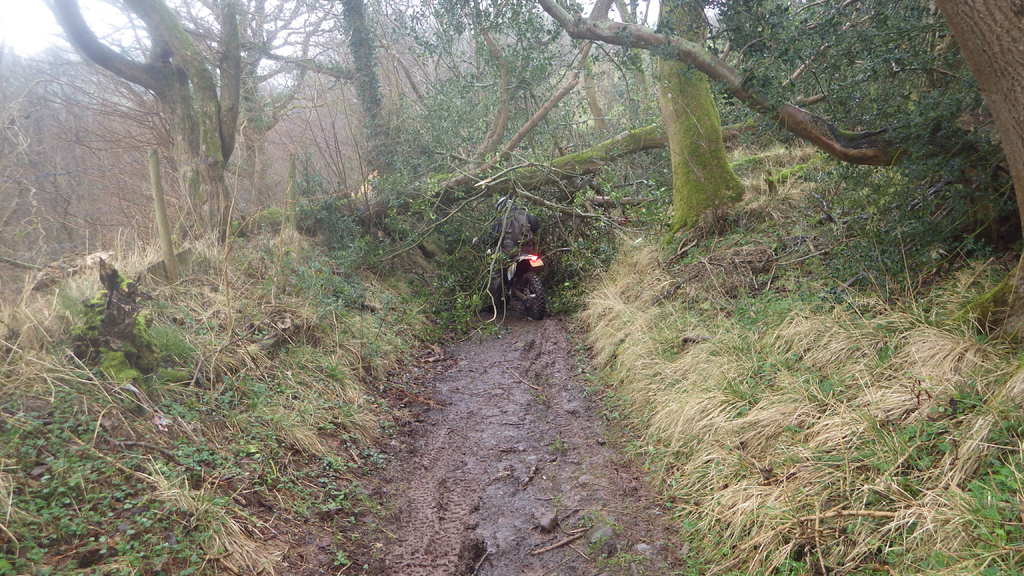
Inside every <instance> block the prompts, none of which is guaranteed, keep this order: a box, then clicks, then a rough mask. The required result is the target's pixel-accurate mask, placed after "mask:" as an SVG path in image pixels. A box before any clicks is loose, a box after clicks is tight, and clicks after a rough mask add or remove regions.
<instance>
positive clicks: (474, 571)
mask: <svg viewBox="0 0 1024 576" xmlns="http://www.w3.org/2000/svg"><path fill="white" fill-rule="evenodd" d="M490 554H491V551H490V550H484V555H483V556H481V557H480V560H477V563H476V566H474V567H473V576H476V573H477V572H479V571H480V567H481V566H483V565H484V560H487V556H489V555H490Z"/></svg>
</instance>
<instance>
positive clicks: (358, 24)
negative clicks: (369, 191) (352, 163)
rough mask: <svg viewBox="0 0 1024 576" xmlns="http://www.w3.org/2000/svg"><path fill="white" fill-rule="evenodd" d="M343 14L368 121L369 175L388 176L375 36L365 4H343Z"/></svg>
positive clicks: (358, 0) (350, 0)
mask: <svg viewBox="0 0 1024 576" xmlns="http://www.w3.org/2000/svg"><path fill="white" fill-rule="evenodd" d="M341 10H342V14H343V15H344V17H345V26H346V28H347V29H348V46H349V50H350V51H351V52H352V63H353V65H354V67H355V80H356V82H355V89H356V95H357V96H358V98H359V105H360V106H361V107H362V109H363V116H364V117H365V122H366V123H365V125H364V126H365V130H366V140H367V145H366V149H367V153H366V159H367V161H366V163H367V167H368V170H367V172H373V171H374V170H378V171H382V172H387V171H388V168H389V166H390V164H391V159H390V158H389V157H388V155H387V154H386V152H385V146H386V143H385V132H386V130H385V123H384V117H383V114H382V113H381V102H383V98H382V97H381V94H380V78H379V77H378V75H377V56H376V50H375V49H374V45H373V32H372V31H371V30H370V26H369V24H368V23H367V22H366V5H365V3H364V2H363V0H341Z"/></svg>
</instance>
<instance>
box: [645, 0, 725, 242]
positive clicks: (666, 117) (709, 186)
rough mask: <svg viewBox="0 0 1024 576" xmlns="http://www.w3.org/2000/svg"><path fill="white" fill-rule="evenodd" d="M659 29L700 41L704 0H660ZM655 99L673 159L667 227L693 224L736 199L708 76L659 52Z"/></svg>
mask: <svg viewBox="0 0 1024 576" xmlns="http://www.w3.org/2000/svg"><path fill="white" fill-rule="evenodd" d="M658 22H659V23H658V26H659V31H661V32H664V33H668V34H674V35H679V36H682V37H684V38H686V39H688V40H691V41H694V42H701V43H703V41H704V39H705V37H706V35H707V21H706V20H705V17H704V2H703V1H701V0H665V1H663V2H662V3H661V17H660V18H659V20H658ZM655 74H656V77H657V88H658V104H659V105H660V107H661V116H662V120H663V121H664V123H665V132H666V134H667V135H668V142H669V153H670V156H671V159H672V232H676V231H678V230H679V229H681V228H685V227H689V226H693V225H694V224H696V223H697V222H698V221H699V220H700V217H701V215H703V214H704V213H705V212H707V211H708V210H711V209H713V208H717V207H720V206H725V205H728V204H732V203H734V202H736V201H738V200H739V199H740V197H741V196H742V194H743V186H742V184H740V181H739V179H738V178H736V175H735V174H733V172H732V169H730V168H729V162H728V160H727V159H726V157H725V145H724V144H723V142H722V125H721V120H720V119H719V116H718V109H717V108H715V101H714V98H713V97H712V95H711V87H710V85H709V83H708V79H707V76H705V75H704V74H702V73H700V72H699V71H698V70H697V69H695V68H693V67H692V66H690V65H688V64H684V63H683V62H680V61H679V60H675V59H667V58H658V60H657V68H656V71H655Z"/></svg>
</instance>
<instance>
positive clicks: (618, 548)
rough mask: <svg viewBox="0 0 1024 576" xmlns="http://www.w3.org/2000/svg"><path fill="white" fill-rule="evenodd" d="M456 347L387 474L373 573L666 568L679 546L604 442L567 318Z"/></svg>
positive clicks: (427, 575)
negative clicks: (577, 370) (579, 373)
mask: <svg viewBox="0 0 1024 576" xmlns="http://www.w3.org/2000/svg"><path fill="white" fill-rule="evenodd" d="M449 354H450V360H449V361H448V365H447V366H446V369H445V370H442V371H439V373H438V375H437V376H435V377H434V378H433V379H432V380H431V381H430V382H429V384H428V387H427V388H426V392H425V394H431V399H430V400H429V402H431V403H433V404H432V405H431V407H430V408H429V409H426V410H424V411H423V412H422V413H421V414H420V415H419V416H418V417H417V418H416V419H415V421H414V423H413V424H411V425H410V426H408V428H407V430H406V432H405V434H404V436H403V438H404V440H403V441H401V442H399V446H400V447H399V448H397V449H396V453H395V454H394V460H393V461H394V464H393V465H392V466H391V468H390V470H389V471H388V478H389V482H388V483H387V484H386V485H387V486H388V490H387V492H388V493H387V494H386V495H385V499H386V500H387V501H388V506H389V509H390V510H391V513H390V514H389V516H388V517H387V519H386V521H385V525H384V526H383V530H382V531H381V532H382V541H381V542H380V545H381V546H380V547H379V550H380V553H379V558H378V559H377V562H376V566H375V567H374V570H373V572H374V573H382V574H394V575H401V576H420V575H422V576H442V575H459V574H480V575H524V574H527V575H528V574H535V575H538V576H539V575H542V574H560V575H576V574H579V575H587V576H591V575H595V574H619V573H621V574H668V573H669V572H671V568H670V566H671V565H674V564H676V563H677V560H678V558H679V557H680V556H681V553H682V548H683V546H682V545H681V544H680V543H679V542H677V541H676V540H675V537H674V536H673V532H672V530H671V529H670V527H669V526H668V522H667V518H666V513H665V512H664V511H663V510H662V509H660V508H659V507H658V506H657V505H656V504H655V502H654V500H653V498H652V497H651V495H650V493H649V492H648V491H647V489H646V487H645V485H644V483H643V482H642V481H641V480H640V478H639V477H638V475H637V474H636V472H635V471H634V470H632V469H631V468H630V467H629V466H628V465H627V463H626V462H625V461H624V460H623V458H622V457H621V456H620V455H619V454H618V453H617V452H616V451H615V450H613V449H612V448H611V447H610V446H608V445H606V441H605V436H606V433H607V431H606V429H605V424H604V422H603V420H602V419H601V417H600V416H599V413H600V412H599V410H598V407H597V406H596V405H595V404H594V403H593V402H592V401H591V400H590V399H588V398H586V397H585V396H584V391H583V386H582V383H581V382H579V381H578V380H577V379H576V378H574V362H573V360H572V355H571V350H570V347H569V343H568V341H567V337H566V333H565V329H564V326H563V325H562V323H561V322H560V321H557V320H547V321H544V322H524V321H520V322H514V323H512V324H511V325H510V326H509V330H508V331H507V332H505V333H504V334H502V335H501V336H499V337H486V338H479V339H477V340H474V341H469V342H466V343H463V344H460V345H458V346H456V347H455V348H454V349H452V350H450V351H449ZM567 541H568V542H567Z"/></svg>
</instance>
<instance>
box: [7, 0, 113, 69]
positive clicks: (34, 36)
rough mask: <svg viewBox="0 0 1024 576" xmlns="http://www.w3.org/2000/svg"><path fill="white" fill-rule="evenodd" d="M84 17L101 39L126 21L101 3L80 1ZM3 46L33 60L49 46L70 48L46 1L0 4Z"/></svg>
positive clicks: (20, 0)
mask: <svg viewBox="0 0 1024 576" xmlns="http://www.w3.org/2000/svg"><path fill="white" fill-rule="evenodd" d="M80 5H81V8H82V14H83V15H84V16H85V19H86V20H87V21H88V22H89V24H91V25H92V26H93V27H94V30H96V33H97V34H99V35H100V36H101V37H102V36H103V35H104V33H109V32H112V31H113V30H114V29H116V25H112V24H111V23H113V22H124V21H125V18H124V16H123V15H122V14H120V13H119V12H118V10H117V9H116V8H114V7H113V6H111V5H109V4H107V3H105V2H102V1H101V0H80ZM0 6H2V8H0V44H4V45H6V46H7V47H8V48H10V49H12V50H13V51H14V52H16V53H18V54H19V55H21V56H33V55H35V54H38V53H39V52H42V51H43V50H46V49H47V48H49V47H50V46H67V43H65V42H64V40H63V39H61V35H60V26H58V25H57V20H56V19H54V17H53V14H52V13H51V12H50V9H49V8H47V7H46V4H44V3H43V0H0Z"/></svg>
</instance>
